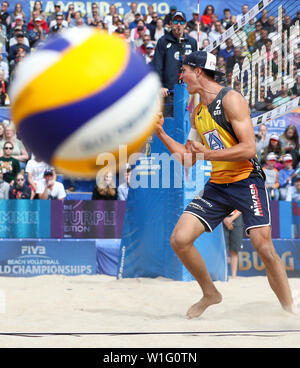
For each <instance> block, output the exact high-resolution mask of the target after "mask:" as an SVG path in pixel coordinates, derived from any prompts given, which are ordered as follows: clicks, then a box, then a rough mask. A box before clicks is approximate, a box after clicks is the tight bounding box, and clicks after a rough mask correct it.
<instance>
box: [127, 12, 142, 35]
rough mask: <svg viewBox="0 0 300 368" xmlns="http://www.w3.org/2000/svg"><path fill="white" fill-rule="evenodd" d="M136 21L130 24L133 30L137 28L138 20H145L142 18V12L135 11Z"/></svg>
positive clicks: (129, 26)
mask: <svg viewBox="0 0 300 368" xmlns="http://www.w3.org/2000/svg"><path fill="white" fill-rule="evenodd" d="M134 17H135V18H134V21H133V22H131V23H129V25H128V28H129V29H130V31H131V30H132V29H134V28H136V26H137V24H138V21H139V20H143V19H142V16H141V14H140V13H138V12H137V13H135V15H134ZM143 22H144V21H143Z"/></svg>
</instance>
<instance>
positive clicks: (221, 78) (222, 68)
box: [216, 56, 226, 85]
mask: <svg viewBox="0 0 300 368" xmlns="http://www.w3.org/2000/svg"><path fill="white" fill-rule="evenodd" d="M217 70H218V71H219V72H221V73H223V74H222V75H217V76H216V81H217V82H218V83H220V84H222V85H225V83H226V79H225V78H226V62H225V59H224V56H218V59H217Z"/></svg>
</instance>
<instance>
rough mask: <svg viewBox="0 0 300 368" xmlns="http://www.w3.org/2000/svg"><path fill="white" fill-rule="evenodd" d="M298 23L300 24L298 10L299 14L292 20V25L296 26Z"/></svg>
mask: <svg viewBox="0 0 300 368" xmlns="http://www.w3.org/2000/svg"><path fill="white" fill-rule="evenodd" d="M297 21H298V22H299V24H300V10H297V14H296V16H295V18H294V19H293V20H292V24H293V25H295V24H296V22H297Z"/></svg>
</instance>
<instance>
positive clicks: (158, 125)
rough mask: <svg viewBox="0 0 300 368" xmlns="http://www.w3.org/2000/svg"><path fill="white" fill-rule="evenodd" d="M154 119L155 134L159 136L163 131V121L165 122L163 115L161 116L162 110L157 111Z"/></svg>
mask: <svg viewBox="0 0 300 368" xmlns="http://www.w3.org/2000/svg"><path fill="white" fill-rule="evenodd" d="M156 120H157V123H156V128H155V131H156V134H157V135H158V136H160V135H161V134H163V133H164V122H165V119H164V116H163V113H162V112H159V113H158V114H157V118H156Z"/></svg>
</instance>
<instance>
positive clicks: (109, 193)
mask: <svg viewBox="0 0 300 368" xmlns="http://www.w3.org/2000/svg"><path fill="white" fill-rule="evenodd" d="M96 199H97V200H98V199H100V200H113V199H118V194H117V190H116V184H115V182H114V180H113V174H112V172H111V171H109V170H101V171H100V173H99V175H97V178H96V185H95V187H94V190H93V194H92V200H96Z"/></svg>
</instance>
